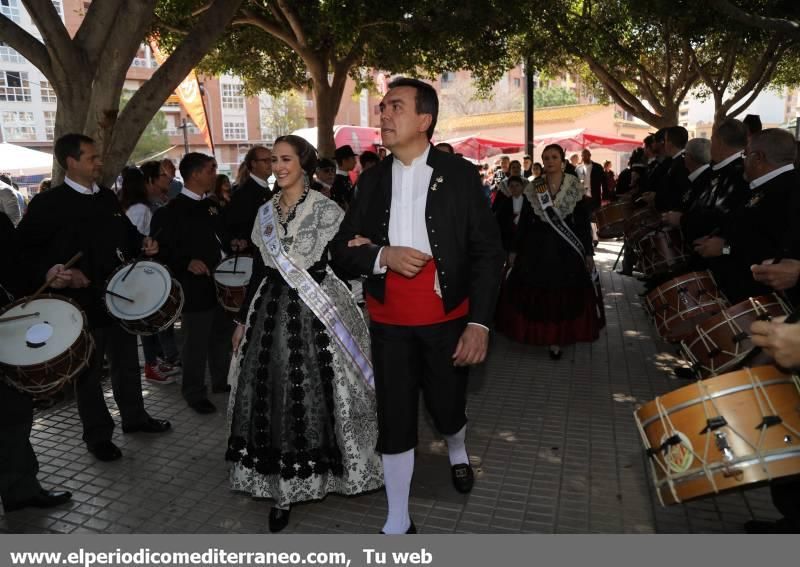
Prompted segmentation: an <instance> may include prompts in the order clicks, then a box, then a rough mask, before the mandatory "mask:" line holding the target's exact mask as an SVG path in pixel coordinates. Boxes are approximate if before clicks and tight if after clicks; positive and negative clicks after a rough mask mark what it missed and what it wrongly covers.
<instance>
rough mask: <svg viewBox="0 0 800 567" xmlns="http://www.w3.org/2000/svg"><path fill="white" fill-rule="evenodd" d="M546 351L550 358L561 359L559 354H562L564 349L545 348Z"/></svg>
mask: <svg viewBox="0 0 800 567" xmlns="http://www.w3.org/2000/svg"><path fill="white" fill-rule="evenodd" d="M547 352H548V353H549V354H550V359H551V360H561V355H562V354H564V351H563V350H561V349H558V350H553V349H547Z"/></svg>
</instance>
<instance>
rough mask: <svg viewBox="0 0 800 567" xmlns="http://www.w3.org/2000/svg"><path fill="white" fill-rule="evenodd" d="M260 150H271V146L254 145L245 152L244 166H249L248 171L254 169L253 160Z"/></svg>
mask: <svg viewBox="0 0 800 567" xmlns="http://www.w3.org/2000/svg"><path fill="white" fill-rule="evenodd" d="M258 150H267V151H269V148H268V147H266V146H253V147H252V148H250V149H249V150H247V153H246V154H244V166H245V167H246V168H247V171H253V166H252V163H253V160H254V159H256V154H257V153H258Z"/></svg>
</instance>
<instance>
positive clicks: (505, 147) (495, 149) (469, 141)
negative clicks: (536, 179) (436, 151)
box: [437, 135, 525, 160]
mask: <svg viewBox="0 0 800 567" xmlns="http://www.w3.org/2000/svg"><path fill="white" fill-rule="evenodd" d="M444 142H446V143H448V144H450V145H451V146H453V150H454V151H455V152H456V153H457V154H461V155H463V156H464V157H466V158H470V159H474V160H481V159H485V158H487V157H491V156H496V155H498V154H516V153H519V152H522V151H524V150H525V144H523V143H517V142H513V141H510V140H502V139H500V138H488V137H486V136H477V135H476V136H464V137H462V138H453V139H451V140H444ZM437 143H438V142H437Z"/></svg>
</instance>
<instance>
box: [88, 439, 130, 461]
mask: <svg viewBox="0 0 800 567" xmlns="http://www.w3.org/2000/svg"><path fill="white" fill-rule="evenodd" d="M86 448H87V449H89V452H90V453H91V454H92V455H94V456H95V457H97V458H98V459H100V460H101V461H116V460H117V459H120V458H122V451H120V450H119V447H117V446H116V445H114V443H112V442H111V441H98V442H97V443H91V444H90V443H87V444H86Z"/></svg>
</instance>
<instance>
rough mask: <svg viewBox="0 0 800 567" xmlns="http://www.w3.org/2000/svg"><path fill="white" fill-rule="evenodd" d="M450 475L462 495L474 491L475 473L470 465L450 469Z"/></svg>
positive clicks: (455, 466) (454, 466)
mask: <svg viewBox="0 0 800 567" xmlns="http://www.w3.org/2000/svg"><path fill="white" fill-rule="evenodd" d="M450 474H451V475H452V477H453V486H455V487H456V490H458V491H459V492H460V493H461V494H466V493H468V492H469V491H470V490H472V485H473V484H474V483H475V473H473V472H472V466H470V465H468V464H460V465H453V466H452V467H451V468H450ZM412 525H413V524H412Z"/></svg>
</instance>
